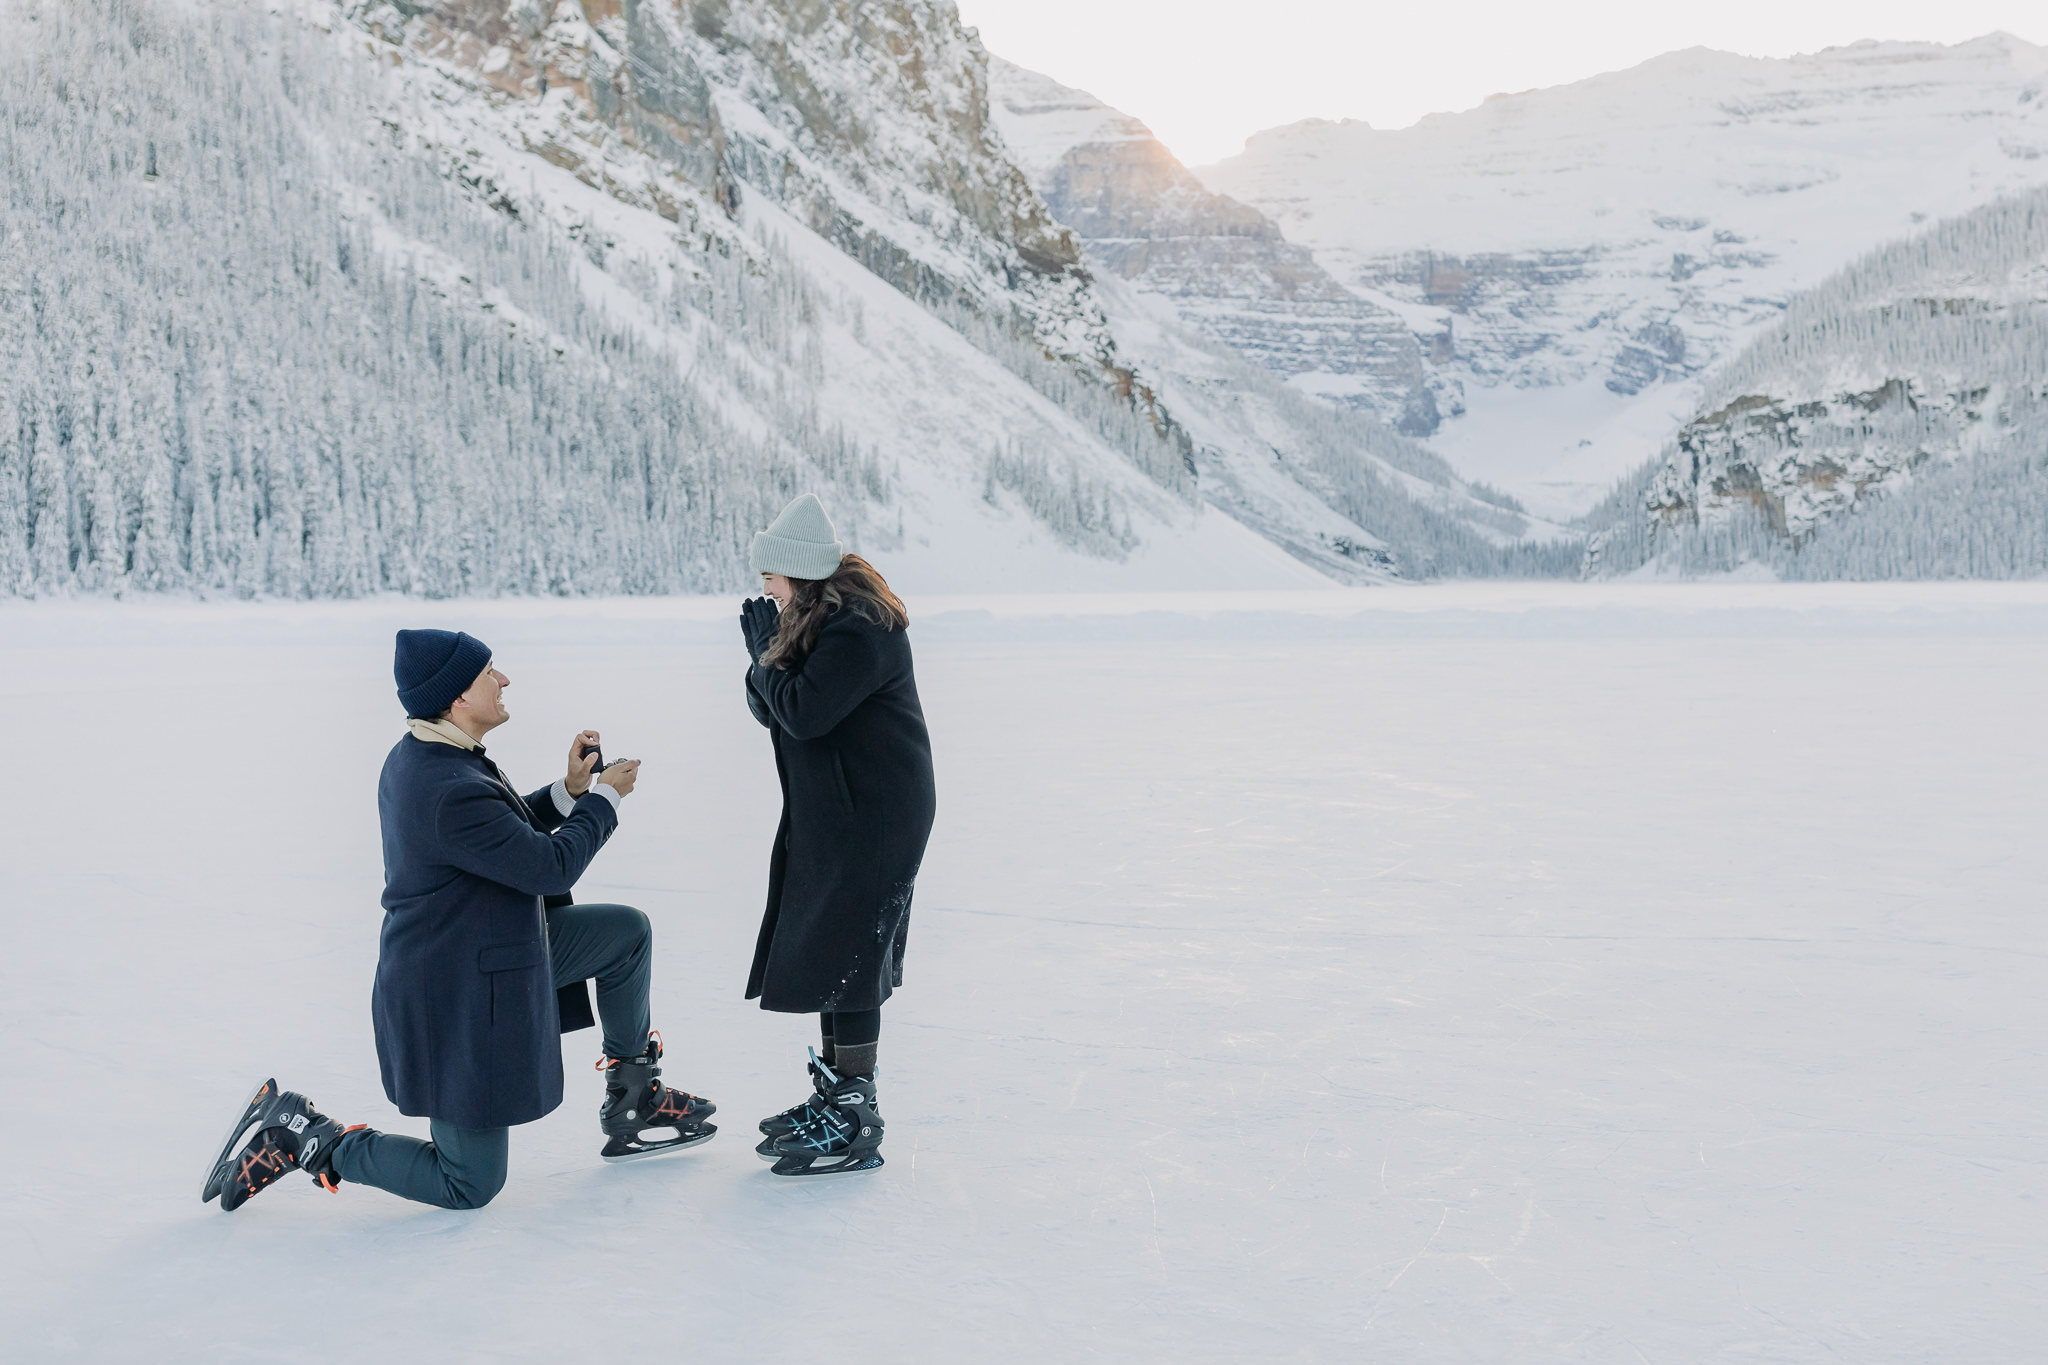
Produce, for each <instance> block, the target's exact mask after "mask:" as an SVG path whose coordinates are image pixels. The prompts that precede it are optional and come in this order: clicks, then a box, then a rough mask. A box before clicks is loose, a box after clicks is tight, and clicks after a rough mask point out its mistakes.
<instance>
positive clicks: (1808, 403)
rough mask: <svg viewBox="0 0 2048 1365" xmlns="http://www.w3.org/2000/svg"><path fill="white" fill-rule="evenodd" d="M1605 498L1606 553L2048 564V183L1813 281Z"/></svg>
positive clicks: (1686, 562) (1804, 563)
mask: <svg viewBox="0 0 2048 1365" xmlns="http://www.w3.org/2000/svg"><path fill="white" fill-rule="evenodd" d="M1700 406H1701V409H1702V411H1701V412H1700V413H1699V415H1697V416H1695V417H1694V418H1693V419H1692V420H1691V421H1689V422H1687V423H1686V424H1685V426H1683V427H1682V428H1681V429H1680V430H1679V432H1678V435H1677V438H1676V439H1675V440H1674V441H1673V442H1672V443H1671V445H1670V446H1669V447H1668V448H1667V450H1666V452H1665V457H1664V459H1663V460H1661V461H1660V462H1657V463H1655V464H1653V465H1651V466H1650V467H1648V468H1647V469H1645V470H1644V471H1643V472H1642V473H1641V474H1640V475H1638V477H1637V478H1636V479H1634V480H1631V481H1630V482H1629V483H1627V484H1624V486H1623V487H1622V489H1620V490H1618V491H1617V493H1616V494H1615V495H1614V497H1613V498H1612V499H1610V501H1609V504H1608V509H1607V510H1608V511H1609V512H1610V514H1611V515H1612V516H1613V517H1614V518H1615V520H1616V525H1614V526H1613V527H1612V528H1611V529H1609V530H1607V531H1605V532H1603V533H1602V534H1601V535H1599V536H1598V537H1596V539H1595V542H1594V546H1593V551H1592V562H1593V567H1594V568H1595V569H1596V571H1598V572H1601V573H1608V574H1612V573H1621V572H1626V571H1628V570H1631V569H1634V568H1637V567H1639V566H1641V565H1644V564H1646V563H1649V562H1651V561H1652V560H1657V561H1661V562H1664V563H1668V564H1672V565H1674V566H1677V567H1683V568H1692V569H1726V568H1732V567H1735V566H1736V565H1738V564H1740V563H1743V562H1746V561H1759V562H1761V563H1763V564H1765V565H1766V566H1768V567H1770V568H1772V569H1773V570H1774V571H1776V572H1778V573H1780V574H1782V575H1784V576H1788V577H1806V578H1892V577H1985V578H2009V577H2023V576H2034V575H2040V574H2048V189H2043V190H2036V191H2033V192H2031V193H2029V194H2025V195H2021V196H2018V197H2015V198H2012V199H2009V200H2004V201H2000V202H1998V203H1995V204H1991V205H1988V206H1986V207H1984V208H1981V209H1978V210H1976V211H1974V212H1972V213H1969V214H1965V215H1963V216H1961V217H1959V218H1955V219H1952V220H1949V221H1947V222H1944V223H1941V224H1940V225H1938V226H1937V227H1935V228H1934V229H1932V230H1929V231H1926V232H1923V233H1921V234H1918V235H1916V236H1914V237H1912V238H1910V239H1908V240H1906V241H1902V242H1899V243H1895V244H1893V245H1891V246H1888V247H1885V248H1884V249H1882V250H1879V251H1876V252H1873V253H1871V254H1870V255H1868V256H1867V257H1865V258H1864V259H1862V260H1860V261H1858V262H1857V263H1856V264H1855V265H1853V266H1852V267H1850V268H1849V269H1847V270H1844V271H1842V272H1840V273H1839V274H1837V275H1835V276H1833V277H1832V278H1830V279H1828V280H1827V281H1825V282H1824V283H1822V284H1821V285H1820V286H1819V287H1817V288H1815V289H1812V290H1810V291H1808V292H1807V293H1805V294H1802V295H1801V296H1799V297H1798V298H1797V299H1795V300H1794V301H1793V303H1792V305H1791V307H1790V308H1788V309H1787V310H1786V313H1785V316H1784V318H1783V319H1782V320H1781V321H1779V322H1778V323H1776V324H1775V325H1773V326H1772V327H1770V328H1769V329H1768V330H1767V331H1765V332H1764V334H1763V335H1762V336H1760V337H1758V338H1757V339H1756V340H1755V341H1753V342H1752V343H1751V344H1750V345H1749V346H1748V347H1746V348H1745V349H1744V350H1743V351H1742V353H1741V354H1740V355H1738V356H1737V357H1735V359H1734V360H1732V361H1731V362H1730V363H1729V364H1727V365H1726V366H1724V367H1723V368H1722V369H1721V370H1719V371H1718V372H1717V373H1716V374H1715V375H1714V376H1713V378H1712V380H1711V381H1710V382H1709V383H1708V385H1707V387H1706V390H1705V392H1704V395H1703V397H1702V399H1701V405H1700Z"/></svg>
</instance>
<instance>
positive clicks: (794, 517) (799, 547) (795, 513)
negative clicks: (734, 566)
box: [749, 493, 846, 578]
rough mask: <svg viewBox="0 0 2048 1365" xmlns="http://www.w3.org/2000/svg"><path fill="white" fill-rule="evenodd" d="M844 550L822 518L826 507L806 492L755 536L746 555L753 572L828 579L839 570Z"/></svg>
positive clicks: (827, 518)
mask: <svg viewBox="0 0 2048 1365" xmlns="http://www.w3.org/2000/svg"><path fill="white" fill-rule="evenodd" d="M845 553H846V547H845V546H844V545H841V544H840V543H839V536H838V534H837V533H836V532H834V531H833V529H832V518H830V517H828V516H826V515H825V504H823V503H821V502H819V501H818V495H817V494H816V493H806V494H804V495H803V496H802V497H800V498H798V499H797V500H796V501H795V502H793V503H791V504H790V505H789V506H787V507H785V508H783V509H782V515H781V516H779V517H777V518H776V519H775V520H774V521H773V522H772V523H771V524H770V525H769V527H768V529H767V530H765V531H763V532H761V533H760V534H759V535H757V536H755V537H754V551H753V554H752V555H750V556H749V558H750V559H751V560H752V562H753V565H754V572H755V573H779V574H781V575H782V576H783V577H785V578H830V577H831V576H832V575H833V574H834V573H836V572H838V570H839V560H840V558H841V557H842V556H844V555H845Z"/></svg>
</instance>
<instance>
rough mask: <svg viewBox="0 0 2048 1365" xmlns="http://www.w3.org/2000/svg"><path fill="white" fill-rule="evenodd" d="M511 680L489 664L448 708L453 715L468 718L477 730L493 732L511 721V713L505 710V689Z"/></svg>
mask: <svg viewBox="0 0 2048 1365" xmlns="http://www.w3.org/2000/svg"><path fill="white" fill-rule="evenodd" d="M511 685H512V680H511V679H510V678H508V677H506V676H505V675H504V674H503V673H500V672H499V671H498V670H497V669H495V668H493V667H491V665H489V664H485V665H484V671H483V672H481V673H479V674H477V675H476V681H475V682H473V683H471V684H470V685H469V690H468V691H467V692H464V693H463V694H462V695H461V696H459V697H457V698H456V699H455V705H454V706H453V707H452V708H450V709H451V710H452V711H453V712H454V713H455V714H457V715H461V716H465V717H467V718H468V720H469V722H470V724H471V725H473V726H475V727H477V728H478V729H479V730H493V729H496V728H497V727H498V726H500V725H503V724H504V723H505V722H506V721H508V720H510V719H512V713H511V712H510V711H507V710H506V709H505V689H506V688H508V687H510V686H511Z"/></svg>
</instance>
